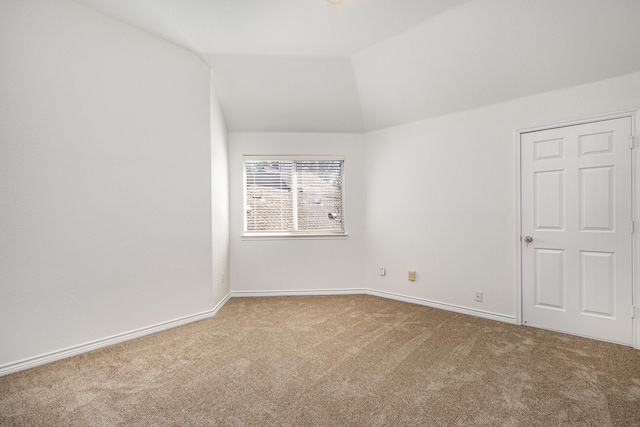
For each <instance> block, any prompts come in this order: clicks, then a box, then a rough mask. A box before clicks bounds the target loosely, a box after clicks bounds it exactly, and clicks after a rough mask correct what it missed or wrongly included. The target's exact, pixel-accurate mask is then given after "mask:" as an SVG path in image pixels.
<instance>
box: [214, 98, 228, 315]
mask: <svg viewBox="0 0 640 427" xmlns="http://www.w3.org/2000/svg"><path fill="white" fill-rule="evenodd" d="M228 159H229V144H228V132H227V127H226V125H225V120H224V117H223V114H222V108H221V107H220V102H219V101H218V96H217V94H216V92H215V90H214V88H213V86H212V87H211V193H212V194H211V229H212V233H213V235H212V238H213V301H214V302H216V303H217V302H219V301H222V300H223V299H224V298H225V297H226V296H227V295H228V294H229V292H230V290H231V289H230V280H229V272H230V265H229V250H230V248H229V160H228Z"/></svg>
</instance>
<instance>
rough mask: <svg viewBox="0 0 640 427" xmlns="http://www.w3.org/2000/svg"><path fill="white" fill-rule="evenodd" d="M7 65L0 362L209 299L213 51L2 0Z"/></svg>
mask: <svg viewBox="0 0 640 427" xmlns="http://www.w3.org/2000/svg"><path fill="white" fill-rule="evenodd" d="M0 73H1V74H0V204H1V208H0V236H1V238H0V343H2V344H0V368H2V367H3V366H5V367H6V366H8V365H10V364H13V363H15V362H18V361H21V360H24V359H29V358H33V357H36V356H40V355H44V354H48V353H52V352H55V351H58V350H61V349H65V348H68V347H72V346H77V345H82V344H84V343H88V342H90V341H94V340H100V339H103V338H106V337H110V336H114V335H117V334H123V333H127V332H130V331H133V330H136V329H139V328H144V327H148V326H151V325H156V324H159V323H161V322H167V321H171V320H173V319H176V318H181V317H184V316H189V315H193V314H195V313H200V312H203V311H207V310H211V309H212V308H213V307H214V305H215V304H216V303H217V301H216V300H215V299H214V298H213V297H212V286H213V285H212V283H213V282H212V270H213V265H212V258H213V254H212V241H211V236H212V225H211V219H212V209H211V202H212V188H211V183H212V180H211V154H212V146H213V149H214V150H213V154H214V157H216V156H219V157H218V158H219V159H222V157H223V156H224V146H225V144H226V141H225V138H226V136H225V133H224V131H223V124H222V122H221V118H220V116H219V114H218V115H217V116H216V115H215V114H214V120H213V123H214V126H216V128H215V129H214V133H215V135H214V138H213V141H212V137H211V135H210V126H211V116H210V104H209V102H210V97H209V88H210V72H209V68H208V67H207V65H206V64H205V63H204V62H203V61H201V60H200V59H199V58H197V57H196V56H195V55H193V54H192V53H190V52H188V51H186V50H184V49H182V48H179V47H177V46H174V45H172V44H169V43H167V42H165V41H162V40H160V39H157V38H155V37H152V36H149V35H147V34H145V33H143V32H141V31H139V30H136V29H134V28H132V27H129V26H127V25H125V24H122V23H120V22H119V21H115V20H113V19H111V18H107V17H105V16H102V15H100V14H99V13H97V12H95V11H92V10H90V9H87V8H85V7H84V6H80V5H78V4H77V3H74V2H71V1H67V0H3V1H2V2H0ZM214 163H216V164H217V165H218V166H219V168H220V169H219V170H220V173H219V175H218V174H216V175H215V176H214V185H218V186H220V187H219V188H222V187H224V185H225V180H224V177H223V175H224V173H223V172H222V171H223V169H224V168H225V167H226V166H225V161H223V160H220V161H215V159H214ZM216 180H217V181H218V182H217V184H216ZM224 191H225V190H219V191H218V192H217V193H216V192H215V191H214V194H216V195H215V197H214V198H215V199H217V200H219V199H224V198H225V193H224ZM215 212H216V215H214V218H216V219H220V220H221V221H224V220H225V214H224V205H223V204H221V205H219V206H216V207H215ZM222 234H224V225H222V226H221V228H220V230H218V231H217V233H216V235H222ZM221 241H222V243H221V244H222V246H223V247H224V239H221ZM225 251H226V250H225V249H224V248H222V249H221V250H220V251H219V253H221V254H225ZM225 262H226V260H224V261H221V264H224V263H225ZM216 283H217V285H218V288H217V289H215V290H214V292H215V298H217V299H220V298H221V296H222V295H223V294H225V293H226V289H228V288H225V285H224V283H222V284H221V283H220V282H216Z"/></svg>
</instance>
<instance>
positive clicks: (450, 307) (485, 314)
mask: <svg viewBox="0 0 640 427" xmlns="http://www.w3.org/2000/svg"><path fill="white" fill-rule="evenodd" d="M366 293H367V295H374V296H377V297H382V298H389V299H394V300H397V301H404V302H410V303H413V304H418V305H424V306H427V307H433V308H439V309H441V310H446V311H453V312H455V313H460V314H467V315H469V316H475V317H482V318H483V319H490V320H496V321H498V322H504V323H511V324H514V325H515V324H516V318H515V316H507V315H505V314H499V313H492V312H490V311H483V310H476V309H473V308H468V307H462V306H459V305H455V304H447V303H443V302H438V301H431V300H428V299H424V298H416V297H409V296H406V295H400V294H395V293H393V292H385V291H375V290H373V289H367V292H366Z"/></svg>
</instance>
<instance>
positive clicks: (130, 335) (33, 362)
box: [0, 288, 516, 376]
mask: <svg viewBox="0 0 640 427" xmlns="http://www.w3.org/2000/svg"><path fill="white" fill-rule="evenodd" d="M300 295H372V296H377V297H382V298H389V299H393V300H398V301H404V302H408V303H413V304H419V305H424V306H427V307H433V308H439V309H442V310H447V311H453V312H456V313H461V314H467V315H470V316H475V317H482V318H485V319H490V320H497V321H499V322H506V323H512V324H515V323H516V320H515V317H513V316H506V315H503V314H498V313H491V312H487V311H481V310H474V309H470V308H467V307H461V306H457V305H453V304H445V303H441V302H437V301H431V300H427V299H423V298H415V297H409V296H406V295H400V294H395V293H392V292H385V291H376V290H373V289H366V288H350V289H302V290H295V291H284V290H280V291H235V292H231V293H229V294H228V295H227V296H226V297H225V298H224V299H223V300H222V301H220V302H219V303H218V304H217V305H216V306H215V307H214V308H213V309H211V310H207V311H204V312H202V313H197V314H193V315H191V316H185V317H181V318H179V319H175V320H170V321H168V322H163V323H159V324H157V325H152V326H148V327H146V328H141V329H137V330H134V331H131V332H126V333H123V334H119V335H114V336H112V337H108V338H103V339H100V340H96V341H92V342H89V343H86V344H80V345H77V346H74V347H69V348H66V349H63V350H58V351H54V352H51V353H47V354H44V355H41V356H36V357H32V358H29V359H25V360H21V361H18V362H14V363H9V364H7V365H3V366H0V376H3V375H9V374H13V373H15V372H18V371H23V370H25V369H29V368H34V367H36V366H40V365H44V364H46V363H50V362H55V361H56V360H60V359H65V358H67V357H71V356H76V355H79V354H82V353H87V352H89V351H93V350H97V349H99V348H103V347H107V346H110V345H114V344H119V343H121V342H124V341H129V340H132V339H135V338H140V337H143V336H145V335H150V334H153V333H156V332H160V331H164V330H166V329H171V328H175V327H176V326H181V325H185V324H187V323H191V322H196V321H198V320H203V319H207V318H209V317H213V316H214V315H215V314H216V313H217V312H218V311H219V310H220V309H221V308H222V307H223V306H224V305H225V304H226V303H227V301H229V299H230V298H237V297H267V296H300Z"/></svg>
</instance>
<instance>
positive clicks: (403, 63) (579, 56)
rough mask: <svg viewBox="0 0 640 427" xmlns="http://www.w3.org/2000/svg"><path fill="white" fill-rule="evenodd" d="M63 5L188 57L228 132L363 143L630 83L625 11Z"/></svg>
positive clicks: (348, 4)
mask: <svg viewBox="0 0 640 427" xmlns="http://www.w3.org/2000/svg"><path fill="white" fill-rule="evenodd" d="M76 1H77V2H79V3H83V4H85V5H87V6H89V7H92V8H94V9H97V10H99V11H102V12H104V13H106V14H108V15H111V16H113V17H115V18H117V19H120V20H122V21H124V22H127V23H129V24H132V25H134V26H137V27H139V28H141V29H143V30H145V31H148V32H150V33H152V34H155V35H157V36H160V37H162V38H165V39H167V40H169V41H171V42H174V43H176V44H178V45H181V46H183V47H185V48H187V49H190V50H192V51H194V52H195V53H197V54H198V55H200V56H201V57H202V58H203V59H204V60H205V61H207V63H209V65H210V66H211V68H212V70H213V73H212V74H213V84H214V87H215V89H216V92H217V94H218V97H219V99H220V102H221V104H222V108H223V111H224V114H225V118H226V122H227V126H228V127H229V130H231V131H285V132H286V131H301V132H362V131H369V130H375V129H380V128H385V127H390V126H395V125H399V124H403V123H407V122H411V121H414V120H420V119H424V118H428V117H433V116H437V115H442V114H447V113H451V112H455V111H460V110H465V109H470V108H475V107H479V106H482V105H486V104H491V103H498V102H502V101H507V100H510V99H514V98H518V97H522V96H526V95H530V94H534V93H539V92H544V91H548V90H553V89H558V88H562V87H566V86H572V85H577V84H582V83H588V82H591V81H596V80H601V79H605V78H609V77H615V76H618V75H623V74H628V73H632V72H635V71H639V70H640V42H639V40H640V25H638V22H640V1H638V0H344V2H343V3H341V4H330V3H329V2H327V0H242V1H229V0H180V1H179V2H178V1H175V0H76Z"/></svg>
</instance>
